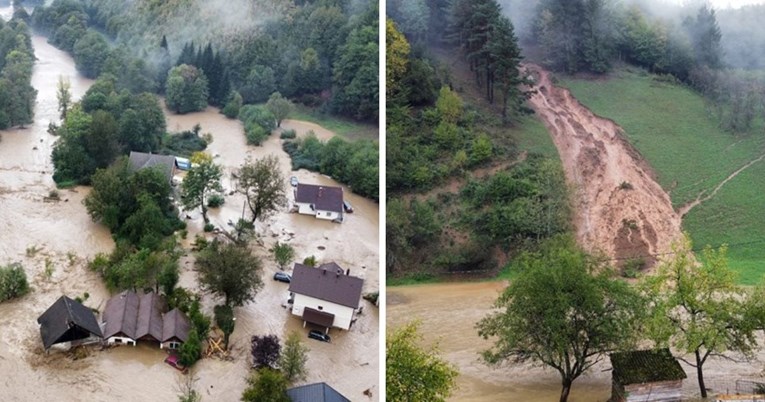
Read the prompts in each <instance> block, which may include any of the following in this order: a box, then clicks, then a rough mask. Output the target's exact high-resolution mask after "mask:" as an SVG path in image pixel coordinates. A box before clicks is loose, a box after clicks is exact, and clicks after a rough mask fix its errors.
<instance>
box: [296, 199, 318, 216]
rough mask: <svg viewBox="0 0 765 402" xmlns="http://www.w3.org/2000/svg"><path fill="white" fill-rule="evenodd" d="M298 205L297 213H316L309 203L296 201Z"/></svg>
mask: <svg viewBox="0 0 765 402" xmlns="http://www.w3.org/2000/svg"><path fill="white" fill-rule="evenodd" d="M296 204H297V206H298V213H299V214H303V215H316V211H314V209H313V208H311V204H307V203H304V202H297V203H296Z"/></svg>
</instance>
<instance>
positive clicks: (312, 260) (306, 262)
mask: <svg viewBox="0 0 765 402" xmlns="http://www.w3.org/2000/svg"><path fill="white" fill-rule="evenodd" d="M316 264H317V262H316V257H315V256H313V255H312V256H310V257H306V258H305V259H304V260H303V265H308V266H309V267H315V266H316Z"/></svg>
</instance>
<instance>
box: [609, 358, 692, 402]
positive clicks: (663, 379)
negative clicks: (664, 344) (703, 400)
mask: <svg viewBox="0 0 765 402" xmlns="http://www.w3.org/2000/svg"><path fill="white" fill-rule="evenodd" d="M610 358H611V366H612V367H613V378H612V387H611V399H610V401H612V402H638V401H639V402H659V401H661V402H664V401H680V400H682V389H683V380H684V379H685V378H686V374H685V371H684V370H683V368H682V367H681V366H680V363H678V361H677V359H675V357H674V356H672V353H670V351H669V349H667V348H664V349H655V350H636V351H630V352H619V353H613V354H611V355H610Z"/></svg>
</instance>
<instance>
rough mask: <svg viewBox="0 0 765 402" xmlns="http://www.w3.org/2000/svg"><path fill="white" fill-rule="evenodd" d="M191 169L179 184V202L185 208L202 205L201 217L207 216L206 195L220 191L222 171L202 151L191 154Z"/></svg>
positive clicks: (205, 218) (205, 219) (205, 217)
mask: <svg viewBox="0 0 765 402" xmlns="http://www.w3.org/2000/svg"><path fill="white" fill-rule="evenodd" d="M191 163H192V165H191V169H189V172H188V173H187V174H186V178H184V179H183V184H182V186H181V204H182V205H183V207H184V208H186V209H194V208H198V207H202V218H203V219H204V221H205V223H208V222H209V221H210V220H209V219H208V218H207V196H208V194H210V193H211V192H213V191H216V192H222V191H223V187H222V186H221V184H220V179H221V177H222V176H223V171H222V170H221V167H220V165H216V164H215V163H214V162H213V160H212V157H211V156H210V155H207V154H205V153H202V152H197V153H195V154H194V155H192V156H191Z"/></svg>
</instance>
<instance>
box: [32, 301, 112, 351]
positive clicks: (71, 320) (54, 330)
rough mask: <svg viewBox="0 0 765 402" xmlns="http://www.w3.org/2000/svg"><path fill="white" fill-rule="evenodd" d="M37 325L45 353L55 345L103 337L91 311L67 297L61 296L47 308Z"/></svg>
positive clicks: (38, 319)
mask: <svg viewBox="0 0 765 402" xmlns="http://www.w3.org/2000/svg"><path fill="white" fill-rule="evenodd" d="M37 323H38V324H40V337H41V338H42V341H43V346H44V347H45V351H46V352H47V351H48V349H50V347H51V346H53V345H55V344H59V343H65V342H72V343H76V342H78V341H84V340H87V339H90V338H102V337H103V333H102V332H101V328H100V327H99V326H98V321H97V320H96V316H95V314H93V311H91V310H90V309H89V308H87V307H85V306H83V305H82V303H79V302H78V301H76V300H72V299H70V298H69V297H67V296H61V297H60V298H59V299H58V300H56V302H55V303H53V304H52V305H51V306H50V307H48V309H47V310H45V312H44V313H42V315H40V317H38V318H37Z"/></svg>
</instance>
